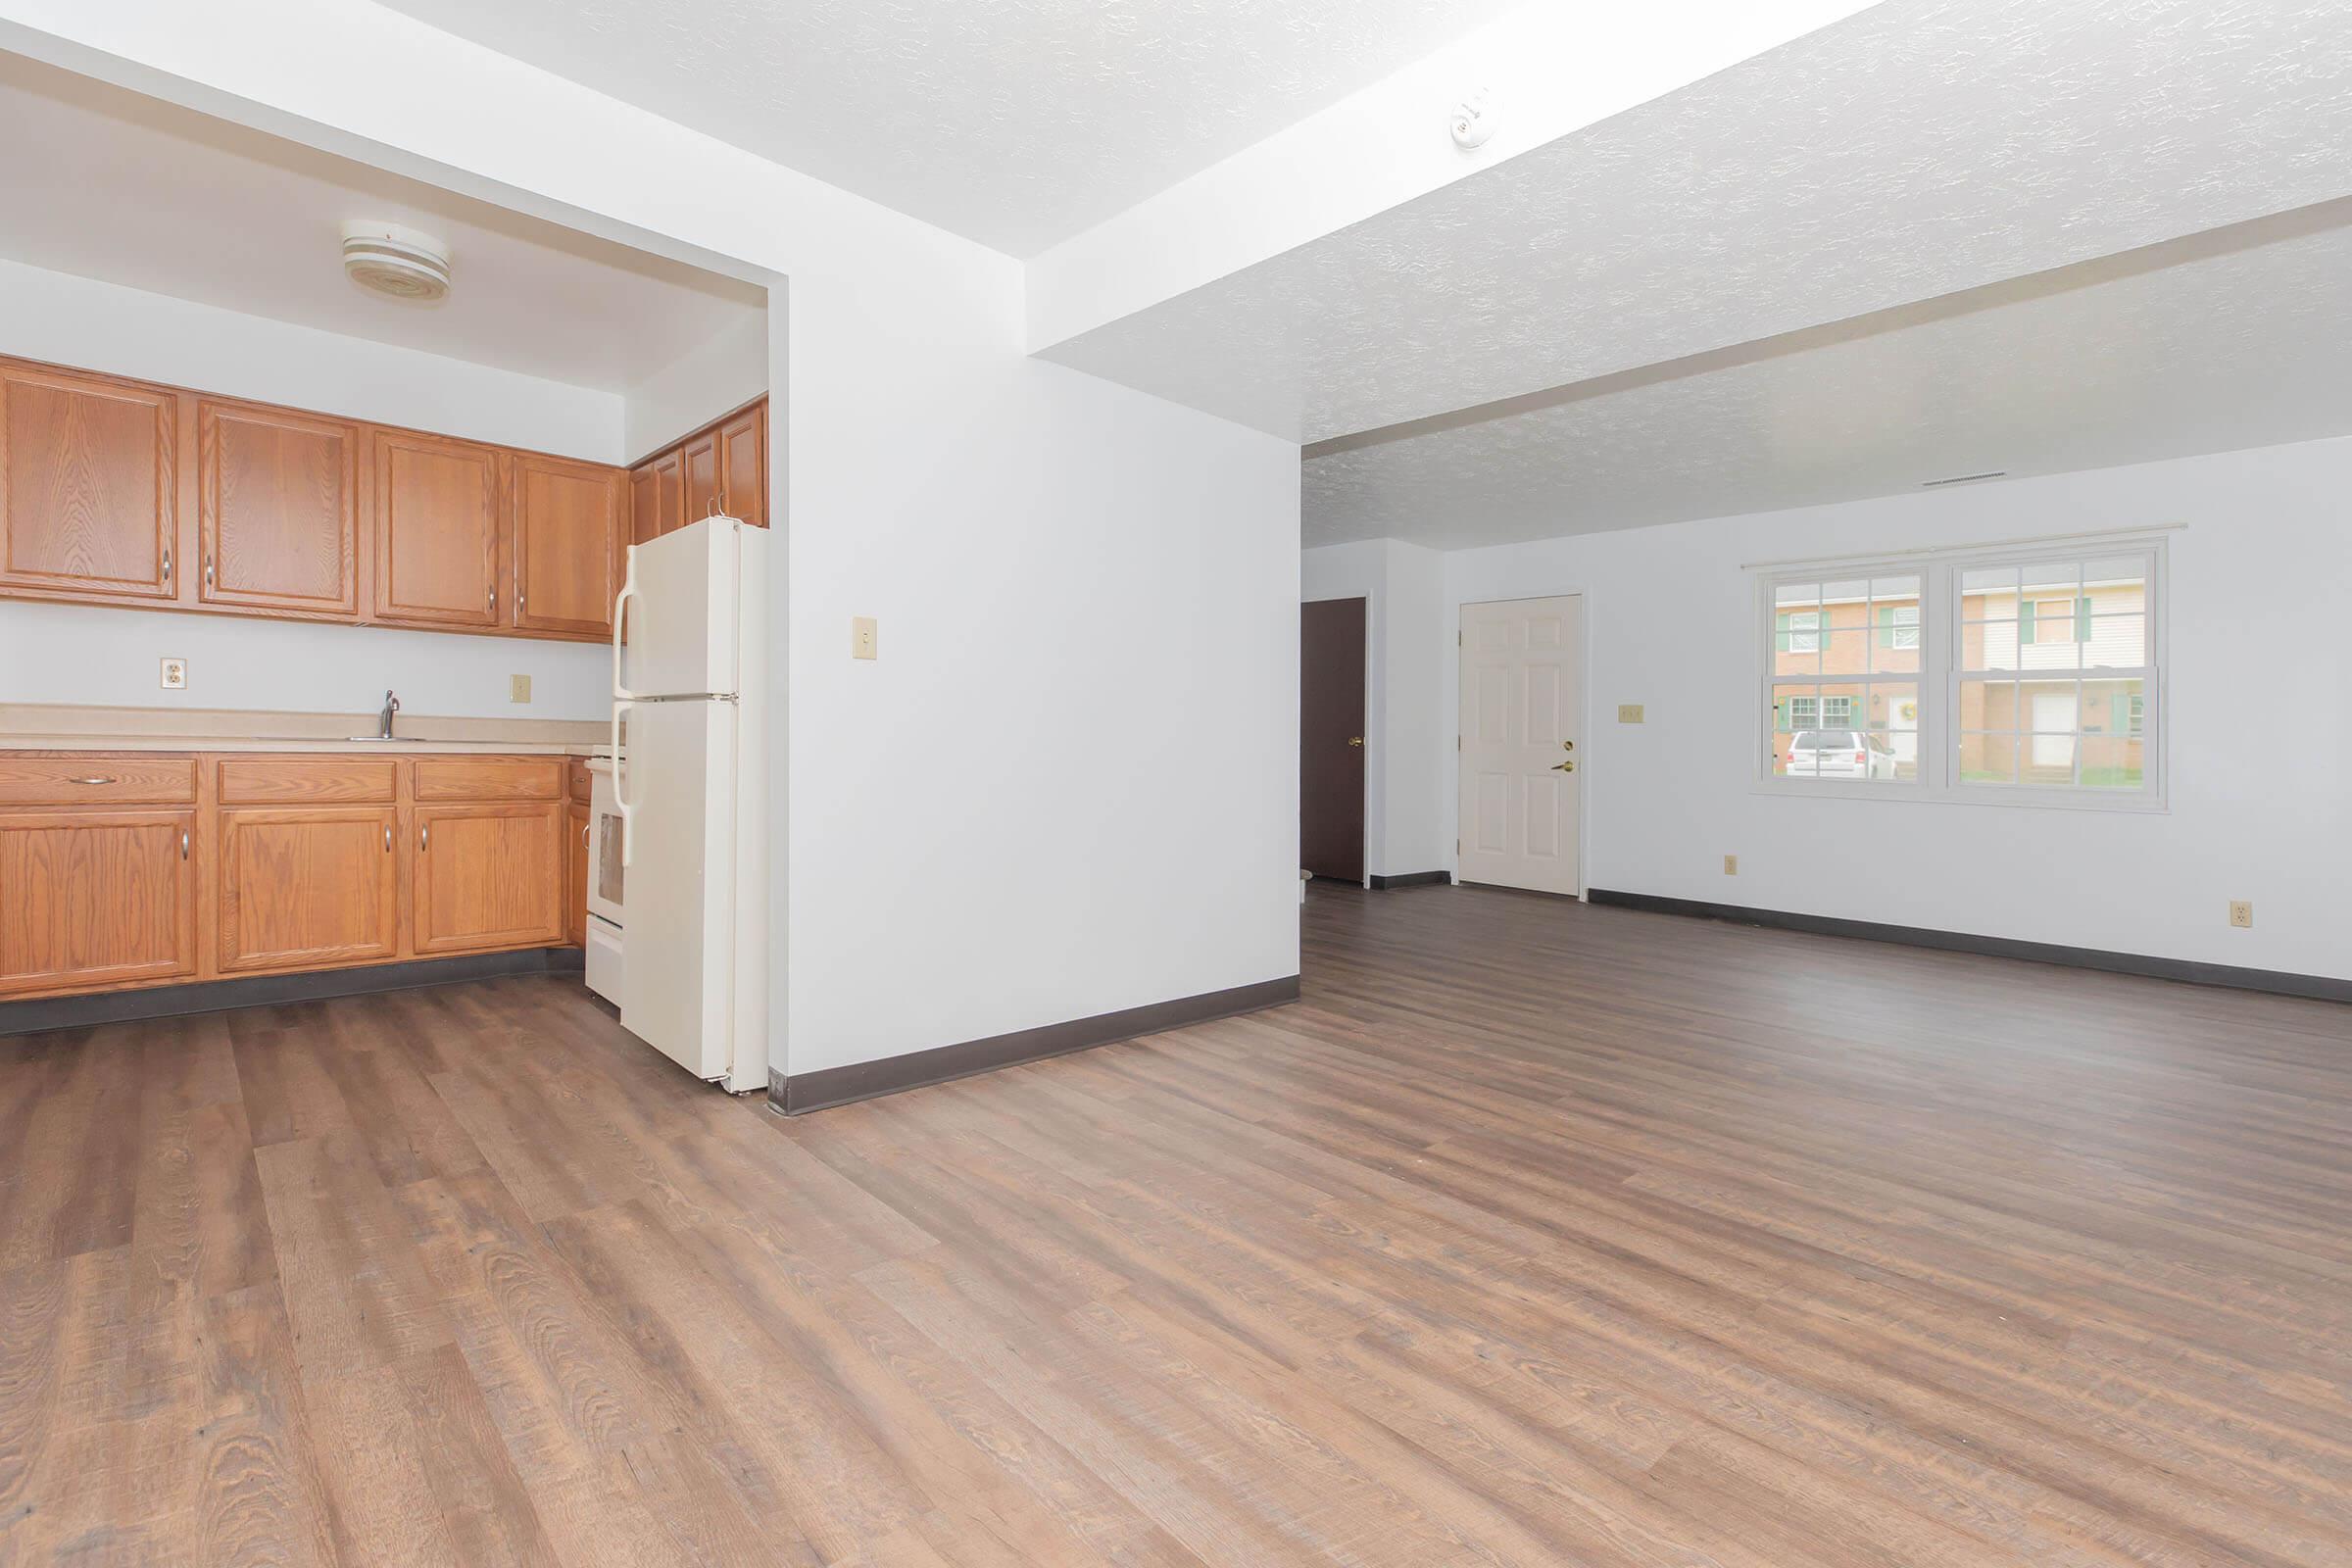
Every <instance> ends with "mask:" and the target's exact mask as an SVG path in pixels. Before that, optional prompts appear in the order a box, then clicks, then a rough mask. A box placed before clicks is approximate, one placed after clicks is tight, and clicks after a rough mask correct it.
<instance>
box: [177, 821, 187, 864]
mask: <svg viewBox="0 0 2352 1568" xmlns="http://www.w3.org/2000/svg"><path fill="white" fill-rule="evenodd" d="M179 858H181V859H183V860H184V859H186V858H188V830H187V829H186V828H184V827H183V828H181V829H180V830H179Z"/></svg>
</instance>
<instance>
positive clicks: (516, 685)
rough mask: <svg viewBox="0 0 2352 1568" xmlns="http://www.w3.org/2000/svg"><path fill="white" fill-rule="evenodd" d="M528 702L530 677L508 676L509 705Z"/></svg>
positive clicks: (529, 697)
mask: <svg viewBox="0 0 2352 1568" xmlns="http://www.w3.org/2000/svg"><path fill="white" fill-rule="evenodd" d="M530 700H531V677H530V676H528V675H509V676H508V677H507V701H508V702H510V703H527V702H529V701H530Z"/></svg>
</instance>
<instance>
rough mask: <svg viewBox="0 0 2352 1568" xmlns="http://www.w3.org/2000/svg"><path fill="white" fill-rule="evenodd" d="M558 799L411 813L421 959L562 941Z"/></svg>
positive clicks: (421, 809)
mask: <svg viewBox="0 0 2352 1568" xmlns="http://www.w3.org/2000/svg"><path fill="white" fill-rule="evenodd" d="M564 815H565V807H564V803H563V802H561V801H548V802H544V803H534V804H515V805H484V806H419V807H417V809H416V823H417V850H416V867H417V870H416V881H415V902H416V912H415V933H416V948H417V953H418V954H419V955H420V956H421V955H426V954H439V953H468V952H472V951H474V950H476V949H481V948H512V947H524V946H529V945H533V944H542V945H547V946H555V945H557V944H560V943H562V942H563V941H564V935H565V925H566V922H565V920H564V893H565V887H566V882H567V878H566V875H565V869H566V867H565V861H564Z"/></svg>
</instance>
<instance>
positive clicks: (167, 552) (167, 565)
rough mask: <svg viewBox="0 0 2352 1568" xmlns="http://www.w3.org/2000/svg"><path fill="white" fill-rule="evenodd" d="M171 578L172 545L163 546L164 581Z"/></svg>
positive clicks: (168, 580)
mask: <svg viewBox="0 0 2352 1568" xmlns="http://www.w3.org/2000/svg"><path fill="white" fill-rule="evenodd" d="M171 580H172V547H171V546H170V545H166V546H164V581H166V582H170V581H171Z"/></svg>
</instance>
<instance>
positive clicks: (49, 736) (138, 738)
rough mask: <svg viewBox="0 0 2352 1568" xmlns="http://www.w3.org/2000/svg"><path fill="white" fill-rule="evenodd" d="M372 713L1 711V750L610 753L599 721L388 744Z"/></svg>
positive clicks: (449, 728) (403, 728)
mask: <svg viewBox="0 0 2352 1568" xmlns="http://www.w3.org/2000/svg"><path fill="white" fill-rule="evenodd" d="M375 723H376V715H375V714H373V713H371V712H370V713H287V712H270V711H238V710H230V709H160V708H70V707H62V706H50V705H40V704H30V703H20V704H0V751H42V752H362V753H374V752H382V753H384V754H386V755H388V756H403V755H407V756H414V755H417V754H421V753H432V752H458V753H481V754H491V755H495V754H502V753H503V754H507V755H510V756H528V757H589V756H595V755H598V754H601V753H607V752H610V751H611V750H612V745H613V737H612V729H611V726H610V725H608V724H606V723H604V722H601V721H599V720H595V719H586V720H577V719H527V718H525V719H491V718H435V717H433V716H432V715H430V714H417V715H416V716H415V717H411V716H410V715H408V714H406V713H403V714H401V715H399V717H398V718H396V719H395V720H394V722H393V726H392V728H393V732H394V738H393V739H391V740H389V741H379V740H374V739H358V740H355V739H353V738H352V737H354V736H366V737H371V736H372V735H373V734H374V733H375Z"/></svg>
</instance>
